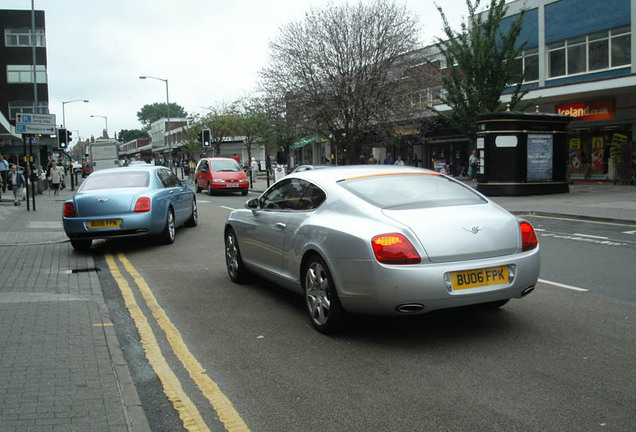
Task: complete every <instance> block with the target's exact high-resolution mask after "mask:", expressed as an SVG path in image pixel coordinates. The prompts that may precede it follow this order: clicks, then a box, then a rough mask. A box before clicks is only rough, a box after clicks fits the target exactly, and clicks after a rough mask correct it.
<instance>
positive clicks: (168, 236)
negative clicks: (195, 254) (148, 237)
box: [159, 208, 177, 244]
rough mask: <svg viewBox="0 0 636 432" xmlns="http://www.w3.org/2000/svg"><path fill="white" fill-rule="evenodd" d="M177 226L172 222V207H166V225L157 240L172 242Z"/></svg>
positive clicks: (164, 242) (166, 242) (165, 242)
mask: <svg viewBox="0 0 636 432" xmlns="http://www.w3.org/2000/svg"><path fill="white" fill-rule="evenodd" d="M176 231H177V227H176V225H175V222H174V212H173V211H172V208H169V209H168V215H167V216H166V227H165V228H164V229H163V232H162V233H161V234H160V235H159V241H160V242H161V243H163V244H172V243H174V239H175V236H176Z"/></svg>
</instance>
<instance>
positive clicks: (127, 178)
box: [82, 171, 150, 191]
mask: <svg viewBox="0 0 636 432" xmlns="http://www.w3.org/2000/svg"><path fill="white" fill-rule="evenodd" d="M149 183H150V176H149V174H148V172H147V171H126V172H112V173H108V174H92V175H89V176H88V177H87V178H86V180H84V183H83V184H82V190H83V191H91V190H98V189H120V188H145V187H148V184H149Z"/></svg>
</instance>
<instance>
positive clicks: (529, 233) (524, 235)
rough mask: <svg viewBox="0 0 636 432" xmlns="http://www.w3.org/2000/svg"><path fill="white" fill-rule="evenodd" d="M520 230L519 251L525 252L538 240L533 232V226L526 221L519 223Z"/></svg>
mask: <svg viewBox="0 0 636 432" xmlns="http://www.w3.org/2000/svg"><path fill="white" fill-rule="evenodd" d="M519 229H520V230H521V251H522V252H526V251H529V250H532V249H534V248H536V247H537V245H538V244H539V240H537V235H536V234H535V232H534V228H532V225H530V224H529V223H528V222H521V223H520V224H519Z"/></svg>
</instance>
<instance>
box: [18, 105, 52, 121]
mask: <svg viewBox="0 0 636 432" xmlns="http://www.w3.org/2000/svg"><path fill="white" fill-rule="evenodd" d="M37 111H38V112H37V113H36V114H48V113H49V104H48V102H38V108H37ZM18 113H33V102H29V101H13V102H9V120H15V115H16V114H18Z"/></svg>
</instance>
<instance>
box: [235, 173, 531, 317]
mask: <svg viewBox="0 0 636 432" xmlns="http://www.w3.org/2000/svg"><path fill="white" fill-rule="evenodd" d="M409 175H411V176H412V175H424V176H423V177H422V178H421V180H422V181H425V182H426V183H422V184H427V185H428V184H430V185H431V187H430V191H433V190H435V189H436V188H437V186H442V187H441V188H440V190H451V189H452V188H460V189H457V190H456V191H457V192H458V193H459V195H460V196H465V198H462V199H458V200H456V201H452V200H446V199H445V198H444V197H442V196H440V197H435V196H434V193H433V192H430V191H428V192H426V193H428V194H429V195H424V193H422V194H420V192H418V191H416V190H409V189H408V188H406V189H404V190H400V186H399V185H400V182H397V183H396V182H395V181H392V184H393V188H394V190H391V191H390V195H393V196H395V205H386V203H385V204H384V205H381V204H378V203H376V202H374V201H373V199H369V197H373V195H374V192H373V190H370V191H367V193H366V194H365V193H364V188H365V187H378V185H380V183H375V184H373V183H372V182H367V183H368V185H367V183H365V179H366V178H370V179H374V181H376V180H377V181H378V182H382V181H383V178H387V179H388V178H389V177H391V178H392V179H393V180H395V179H398V180H399V179H400V178H403V179H409V177H408V176H409ZM294 178H296V179H300V180H301V181H306V182H309V183H310V184H312V185H314V186H316V187H318V188H320V189H321V190H322V191H324V194H325V195H326V199H325V200H324V202H322V204H321V205H319V206H318V207H317V208H313V209H308V210H285V209H267V208H263V207H264V204H266V201H265V199H266V198H267V196H268V194H269V193H270V191H272V189H274V188H276V187H277V186H279V184H280V183H281V182H283V181H286V180H287V181H289V180H290V179H294ZM356 181H359V182H360V183H359V185H360V188H358V189H357V190H356V189H352V188H351V187H349V185H350V184H354V183H353V182H356ZM417 181H418V182H420V179H417ZM405 186H406V185H405ZM427 187H428V186H427ZM446 188H451V189H446ZM453 190H454V189H453ZM356 191H357V192H360V191H362V193H356ZM429 192H430V193H429ZM420 195H421V198H420ZM405 197H407V202H409V203H410V204H408V205H402V204H400V203H403V202H404V199H405ZM438 198H439V199H438ZM388 199H389V200H391V199H392V196H388ZM385 201H386V199H385ZM249 204H251V205H254V204H255V202H254V201H253V200H251V201H248V203H247V204H246V207H247V206H248V205H249ZM520 222H521V220H520V219H519V218H517V217H516V216H514V215H512V214H510V213H509V212H507V211H506V210H504V209H503V208H501V207H500V206H498V205H497V204H495V203H493V202H492V201H490V200H489V199H488V198H487V197H485V196H483V195H481V194H479V193H478V192H476V191H474V190H473V189H472V188H470V187H469V186H466V185H464V184H463V183H461V182H459V181H456V180H454V179H452V178H450V177H447V176H442V175H439V174H438V173H436V172H434V171H430V170H424V169H419V168H413V167H404V166H383V165H378V166H364V165H361V166H352V167H334V168H328V169H321V170H309V171H305V172H301V173H297V174H291V175H289V176H287V177H285V178H284V179H282V180H280V181H279V182H277V183H276V184H274V185H273V186H271V187H270V189H269V190H267V191H265V193H264V194H263V195H261V197H260V198H259V202H258V208H245V209H238V210H234V211H232V212H231V213H230V215H229V216H228V218H227V226H229V227H232V229H233V230H234V231H235V232H236V238H237V241H238V244H239V246H240V251H241V256H242V260H243V262H244V265H245V267H246V268H247V269H248V270H249V271H251V272H253V273H257V274H259V275H261V276H263V277H265V278H268V279H270V280H273V281H275V282H277V283H279V284H281V285H283V286H285V287H287V288H290V289H292V290H294V291H297V292H299V293H301V294H302V293H303V288H302V283H301V280H302V278H303V275H302V269H303V260H304V259H305V258H306V257H307V256H308V254H312V253H317V254H319V255H320V256H321V257H322V259H324V261H325V262H326V264H327V266H328V268H329V270H330V273H331V275H332V277H333V280H334V282H335V286H336V289H337V293H338V297H339V299H340V302H341V304H342V306H343V307H344V309H345V310H346V311H348V312H352V313H362V314H380V315H399V314H409V313H423V312H429V311H432V310H436V309H443V308H450V307H457V306H464V305H471V304H478V303H489V302H497V301H502V300H507V299H511V298H520V297H522V296H523V295H525V294H526V293H528V292H530V291H531V290H532V289H533V288H534V285H535V283H536V282H537V279H538V277H539V268H540V260H539V246H538V244H537V245H536V247H534V249H532V250H529V251H522V238H521V237H522V236H521V233H520V228H519V224H520ZM383 233H399V234H402V235H403V236H405V237H406V238H407V239H408V240H409V241H410V242H411V244H412V245H413V246H414V247H415V249H416V250H417V252H418V254H419V256H420V257H421V262H420V263H418V264H408V265H403V264H401V265H391V264H382V263H380V262H378V260H377V259H376V257H375V255H374V251H373V248H372V245H371V239H372V238H373V237H374V236H376V235H378V234H383ZM533 234H534V233H533ZM502 268H505V269H506V270H507V271H508V275H509V281H508V283H503V284H495V285H485V286H479V287H473V288H467V289H459V288H460V287H458V286H456V284H454V283H453V281H455V280H454V279H453V278H452V276H453V274H459V273H461V272H463V271H468V270H471V271H472V270H477V271H481V270H484V269H502ZM493 271H495V270H493ZM481 273H482V274H484V273H483V272H481ZM485 274H486V275H487V276H488V273H485ZM488 277H489V276H488Z"/></svg>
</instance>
